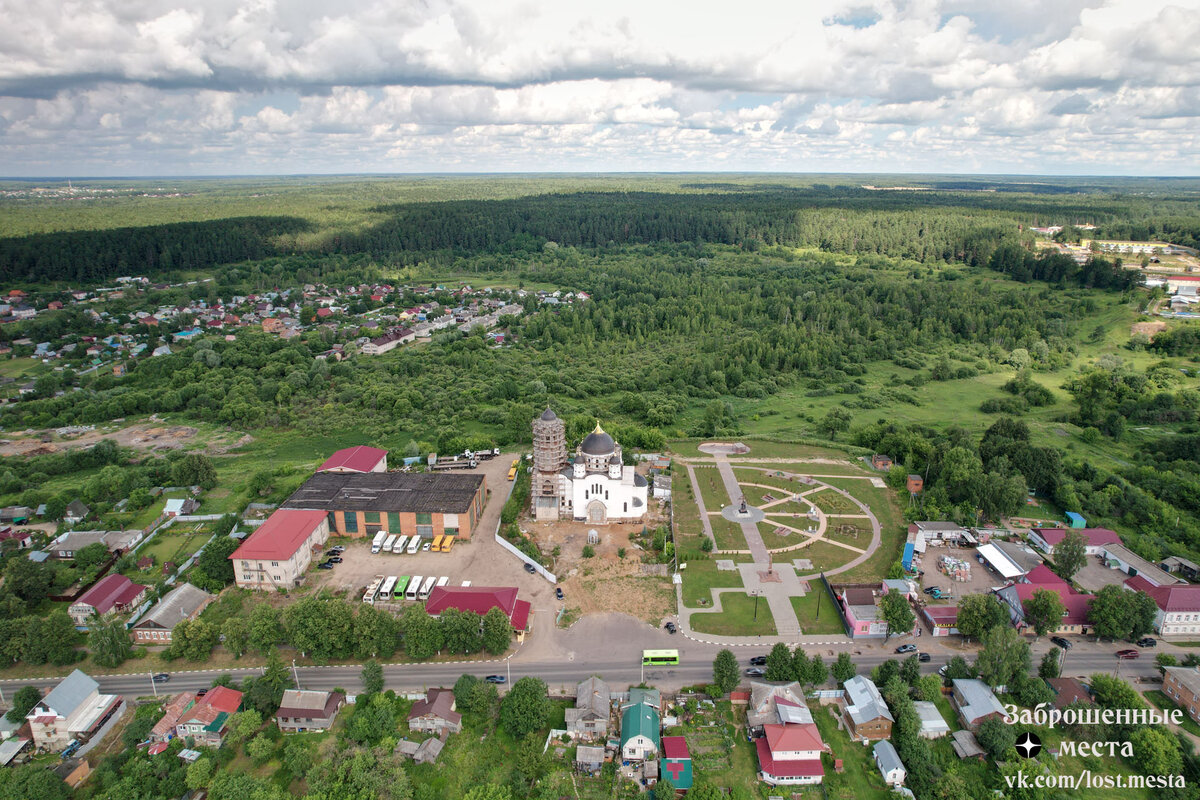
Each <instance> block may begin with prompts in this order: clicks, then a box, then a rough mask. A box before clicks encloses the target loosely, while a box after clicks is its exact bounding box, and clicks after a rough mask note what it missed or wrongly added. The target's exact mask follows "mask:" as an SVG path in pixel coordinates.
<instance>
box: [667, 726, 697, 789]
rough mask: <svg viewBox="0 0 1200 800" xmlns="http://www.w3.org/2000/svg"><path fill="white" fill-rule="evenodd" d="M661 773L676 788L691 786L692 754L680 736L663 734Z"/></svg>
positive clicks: (685, 741)
mask: <svg viewBox="0 0 1200 800" xmlns="http://www.w3.org/2000/svg"><path fill="white" fill-rule="evenodd" d="M660 770H661V775H662V777H663V778H665V779H666V780H669V781H670V782H671V784H672V785H673V786H674V787H675V788H676V789H683V790H684V791H686V790H688V789H691V788H692V754H691V753H689V752H688V746H687V740H686V739H685V738H683V737H682V736H664V737H663V740H662V764H661V765H660Z"/></svg>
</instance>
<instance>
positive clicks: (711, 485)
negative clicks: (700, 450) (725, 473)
mask: <svg viewBox="0 0 1200 800" xmlns="http://www.w3.org/2000/svg"><path fill="white" fill-rule="evenodd" d="M694 469H695V470H696V483H698V484H700V496H701V497H703V498H704V505H705V508H706V510H708V511H720V510H721V509H722V508H723V507H724V506H727V505H729V492H727V491H725V484H724V482H723V481H722V480H721V473H719V472H717V468H716V467H695V468H694Z"/></svg>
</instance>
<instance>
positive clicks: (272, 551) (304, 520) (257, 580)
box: [229, 508, 329, 589]
mask: <svg viewBox="0 0 1200 800" xmlns="http://www.w3.org/2000/svg"><path fill="white" fill-rule="evenodd" d="M328 539H329V518H328V515H327V514H326V513H325V512H324V511H316V510H301V509H294V508H281V509H279V510H278V511H276V512H275V513H274V514H272V515H271V516H269V517H267V521H266V522H264V523H263V524H262V525H260V526H259V528H258V530H256V531H255V532H254V533H252V534H250V536H248V537H247V538H246V541H244V542H242V546H241V547H239V548H238V549H237V550H235V551H233V554H232V555H230V556H229V560H230V561H232V562H233V573H234V580H235V581H236V582H237V585H238V586H241V587H243V588H247V589H284V588H294V587H296V586H299V585H300V582H301V581H302V580H303V578H304V572H305V570H307V569H308V565H309V564H310V563H312V551H313V548H314V547H318V546H320V545H323V544H325V542H326V541H327V540H328Z"/></svg>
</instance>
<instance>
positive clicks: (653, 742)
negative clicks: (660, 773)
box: [621, 689, 661, 761]
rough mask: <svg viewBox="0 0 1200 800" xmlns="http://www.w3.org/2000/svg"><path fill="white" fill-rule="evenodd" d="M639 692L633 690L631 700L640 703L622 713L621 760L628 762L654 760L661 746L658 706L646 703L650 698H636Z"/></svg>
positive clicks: (630, 706)
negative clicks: (635, 694)
mask: <svg viewBox="0 0 1200 800" xmlns="http://www.w3.org/2000/svg"><path fill="white" fill-rule="evenodd" d="M637 691H638V690H637V689H633V690H631V691H630V693H629V694H630V698H629V699H630V700H631V701H635V700H639V701H638V702H633V703H632V704H631V705H629V706H627V707H626V708H625V709H623V710H622V711H621V758H622V759H624V760H626V761H643V760H645V759H648V758H654V757H656V756H657V755H658V751H659V746H660V739H659V728H660V727H661V722H660V719H659V715H658V706H657V705H651V704H650V702H646V700H647V699H648V698H645V697H643V698H635V697H634V692H637ZM654 694H655V695H657V694H658V693H657V692H655V693H654Z"/></svg>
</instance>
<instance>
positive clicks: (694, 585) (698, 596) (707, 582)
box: [681, 560, 742, 608]
mask: <svg viewBox="0 0 1200 800" xmlns="http://www.w3.org/2000/svg"><path fill="white" fill-rule="evenodd" d="M681 574H682V575H683V604H684V605H685V606H687V607H688V608H701V605H700V601H701V600H707V601H708V602H709V603H711V602H712V592H711V591H710V590H712V589H726V588H729V589H736V588H738V587H740V586H741V585H742V576H741V573H738V572H723V571H721V570H718V569H717V565H716V562H714V561H703V560H694V561H689V562H687V569H685V570H683V571H682V573H681Z"/></svg>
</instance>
